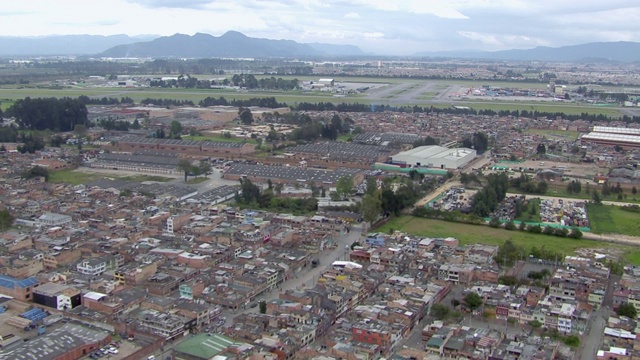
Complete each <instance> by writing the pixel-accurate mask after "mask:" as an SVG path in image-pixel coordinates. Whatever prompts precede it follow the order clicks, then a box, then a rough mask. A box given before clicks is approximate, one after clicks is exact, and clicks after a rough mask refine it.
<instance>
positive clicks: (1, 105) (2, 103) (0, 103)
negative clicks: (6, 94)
mask: <svg viewBox="0 0 640 360" xmlns="http://www.w3.org/2000/svg"><path fill="white" fill-rule="evenodd" d="M11 105H13V99H0V109H1V110H2V111H5V110H7V109H8V108H9V107H11Z"/></svg>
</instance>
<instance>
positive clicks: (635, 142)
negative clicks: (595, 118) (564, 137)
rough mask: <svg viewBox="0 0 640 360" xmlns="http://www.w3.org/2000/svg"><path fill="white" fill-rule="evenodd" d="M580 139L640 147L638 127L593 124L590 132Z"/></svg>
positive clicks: (630, 147) (627, 147)
mask: <svg viewBox="0 0 640 360" xmlns="http://www.w3.org/2000/svg"><path fill="white" fill-rule="evenodd" d="M580 141H581V142H587V143H593V144H599V145H610V146H621V147H623V148H625V149H637V148H640V129H633V128H618V127H609V126H594V127H593V130H592V131H591V132H590V133H588V134H586V135H583V136H582V137H581V138H580Z"/></svg>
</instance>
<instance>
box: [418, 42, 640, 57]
mask: <svg viewBox="0 0 640 360" xmlns="http://www.w3.org/2000/svg"><path fill="white" fill-rule="evenodd" d="M415 56H429V57H451V58H475V59H490V60H521V61H563V62H565V61H566V62H579V61H590V62H594V61H600V62H601V61H605V62H635V61H640V43H637V42H628V41H619V42H594V43H587V44H581V45H572V46H562V47H558V48H551V47H546V46H539V47H536V48H533V49H526V50H503V51H492V52H488V51H447V52H423V53H418V54H415Z"/></svg>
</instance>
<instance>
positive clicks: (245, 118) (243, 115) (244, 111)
mask: <svg viewBox="0 0 640 360" xmlns="http://www.w3.org/2000/svg"><path fill="white" fill-rule="evenodd" d="M238 116H240V122H242V123H243V124H244V125H251V124H252V123H253V114H252V113H251V110H250V109H248V108H243V107H240V108H238Z"/></svg>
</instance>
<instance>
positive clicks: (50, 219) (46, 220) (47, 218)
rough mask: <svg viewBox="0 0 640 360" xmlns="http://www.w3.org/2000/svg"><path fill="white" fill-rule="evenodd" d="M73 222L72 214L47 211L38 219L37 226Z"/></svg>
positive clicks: (60, 224)
mask: <svg viewBox="0 0 640 360" xmlns="http://www.w3.org/2000/svg"><path fill="white" fill-rule="evenodd" d="M70 222H71V216H69V215H62V214H54V213H46V214H43V215H41V216H40V217H39V218H38V219H36V226H62V225H65V224H69V223H70Z"/></svg>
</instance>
